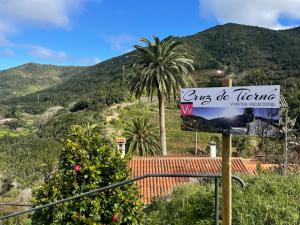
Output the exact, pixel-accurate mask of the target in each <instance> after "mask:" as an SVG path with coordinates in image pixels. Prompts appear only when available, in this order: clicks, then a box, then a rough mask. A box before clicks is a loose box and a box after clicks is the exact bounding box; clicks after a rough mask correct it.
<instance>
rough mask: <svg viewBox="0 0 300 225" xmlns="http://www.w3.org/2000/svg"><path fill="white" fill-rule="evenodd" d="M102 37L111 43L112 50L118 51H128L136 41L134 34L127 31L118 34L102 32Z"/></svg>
mask: <svg viewBox="0 0 300 225" xmlns="http://www.w3.org/2000/svg"><path fill="white" fill-rule="evenodd" d="M100 37H101V38H102V39H103V40H104V41H106V42H108V43H109V44H110V47H111V49H112V50H114V51H117V52H128V49H130V47H131V45H132V44H133V43H134V41H135V38H134V37H133V36H131V35H130V34H126V33H123V34H117V35H111V34H104V33H101V34H100Z"/></svg>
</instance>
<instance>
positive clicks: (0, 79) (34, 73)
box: [0, 63, 84, 100]
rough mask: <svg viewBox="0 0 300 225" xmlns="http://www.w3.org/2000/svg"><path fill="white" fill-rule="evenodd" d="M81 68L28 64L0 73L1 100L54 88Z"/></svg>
mask: <svg viewBox="0 0 300 225" xmlns="http://www.w3.org/2000/svg"><path fill="white" fill-rule="evenodd" d="M83 68H84V67H62V66H53V65H41V64H37V63H28V64H24V65H21V66H18V67H15V68H12V69H8V70H4V71H0V97H1V100H3V99H8V98H11V97H18V96H22V95H27V94H30V93H33V92H36V91H39V90H42V89H46V88H49V87H51V86H55V85H57V84H60V83H62V82H64V81H66V80H68V79H69V78H70V77H72V76H73V75H76V74H77V73H78V72H79V71H80V70H81V69H83Z"/></svg>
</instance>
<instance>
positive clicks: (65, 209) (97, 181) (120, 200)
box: [32, 125, 142, 224]
mask: <svg viewBox="0 0 300 225" xmlns="http://www.w3.org/2000/svg"><path fill="white" fill-rule="evenodd" d="M96 129H97V126H96V125H88V126H86V127H81V126H73V127H72V130H71V133H70V135H69V137H68V139H67V140H66V141H65V143H64V150H63V152H62V155H61V158H60V162H59V166H58V170H57V171H56V172H54V173H53V174H52V175H51V176H50V177H46V178H45V182H44V183H43V185H42V186H40V187H39V188H38V189H37V190H36V191H35V192H34V194H33V197H34V198H33V203H34V204H45V203H49V202H53V201H56V200H59V199H63V198H67V197H70V196H73V195H76V194H79V193H82V192H86V191H90V190H93V189H96V188H99V187H104V186H108V185H110V184H113V183H116V182H120V181H123V180H126V179H128V178H129V177H130V171H129V169H128V167H127V160H126V159H122V158H121V156H120V153H119V152H118V151H117V150H116V147H115V146H112V145H111V143H109V141H108V140H106V139H104V138H103V137H102V136H101V134H100V133H99V132H97V130H96ZM140 206H141V203H140V200H139V198H138V191H137V188H136V187H135V186H133V185H131V184H128V185H125V186H121V187H117V188H114V189H111V190H108V191H105V192H101V193H99V194H97V195H93V196H89V197H84V198H82V199H81V200H80V201H71V202H67V203H63V204H59V205H57V206H55V207H53V208H47V209H43V210H40V211H36V212H35V213H34V215H33V217H32V224H99V223H100V224H139V221H140V220H141V219H142V217H141V213H142V212H141V207H140Z"/></svg>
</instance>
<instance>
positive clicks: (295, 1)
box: [200, 0, 300, 29]
mask: <svg viewBox="0 0 300 225" xmlns="http://www.w3.org/2000/svg"><path fill="white" fill-rule="evenodd" d="M200 11H201V15H203V16H205V17H208V18H209V17H211V16H213V17H215V18H216V19H217V20H218V21H219V22H220V23H228V22H233V23H240V24H247V25H256V26H261V27H267V28H271V29H286V28H290V26H285V25H283V24H281V23H280V18H282V17H284V18H287V19H291V20H299V19H300V0H200ZM294 25H295V24H294Z"/></svg>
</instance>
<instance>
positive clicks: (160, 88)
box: [130, 36, 194, 155]
mask: <svg viewBox="0 0 300 225" xmlns="http://www.w3.org/2000/svg"><path fill="white" fill-rule="evenodd" d="M153 38H154V43H151V42H150V41H149V40H148V39H146V38H142V39H141V41H142V42H144V43H146V44H147V46H146V47H142V46H139V45H134V48H135V49H137V50H138V52H139V61H138V62H137V63H135V64H134V66H133V68H134V71H135V77H134V78H133V79H132V80H131V84H130V91H131V93H134V94H135V97H136V98H140V97H141V95H142V94H143V93H144V92H145V94H146V95H147V96H148V98H151V100H152V97H153V96H154V95H155V94H157V97H158V105H159V126H160V143H161V151H162V154H163V155H167V143H166V128H165V100H166V99H167V100H169V101H170V99H171V98H172V97H173V98H174V99H176V97H177V96H178V92H179V89H180V88H182V87H187V86H188V85H190V84H192V83H193V81H192V78H191V76H190V72H191V71H193V70H194V66H193V63H194V61H193V59H192V57H191V55H190V54H189V53H188V51H187V49H186V48H185V47H184V45H183V44H182V43H181V42H179V41H178V40H177V39H175V38H174V37H168V38H166V39H164V40H162V41H160V40H159V38H158V37H156V36H154V37H153Z"/></svg>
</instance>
